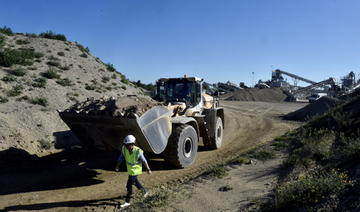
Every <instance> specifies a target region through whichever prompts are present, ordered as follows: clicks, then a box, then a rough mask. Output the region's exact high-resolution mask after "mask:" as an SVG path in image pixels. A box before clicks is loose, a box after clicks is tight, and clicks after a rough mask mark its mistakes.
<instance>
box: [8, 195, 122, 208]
mask: <svg viewBox="0 0 360 212" xmlns="http://www.w3.org/2000/svg"><path fill="white" fill-rule="evenodd" d="M118 204H119V203H118V201H117V200H116V198H109V199H98V200H81V201H80V200H79V201H65V202H51V203H38V204H30V205H15V206H8V207H5V208H4V209H3V210H4V211H28V210H29V211H37V210H47V209H52V208H59V207H86V206H93V207H94V206H104V205H106V206H113V207H114V208H116V207H118Z"/></svg>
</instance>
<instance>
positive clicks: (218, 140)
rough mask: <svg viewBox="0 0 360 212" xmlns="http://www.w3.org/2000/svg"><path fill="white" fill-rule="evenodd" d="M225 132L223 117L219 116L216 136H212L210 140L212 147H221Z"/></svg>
mask: <svg viewBox="0 0 360 212" xmlns="http://www.w3.org/2000/svg"><path fill="white" fill-rule="evenodd" d="M223 132H224V127H223V122H222V119H221V118H220V117H217V119H216V124H215V136H214V137H210V142H209V143H210V144H209V147H210V149H219V148H220V147H221V144H222V140H223Z"/></svg>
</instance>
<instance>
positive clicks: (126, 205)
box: [120, 202, 131, 208]
mask: <svg viewBox="0 0 360 212" xmlns="http://www.w3.org/2000/svg"><path fill="white" fill-rule="evenodd" d="M130 205H131V204H130V203H129V202H125V203H124V204H121V205H120V208H126V207H129V206H130Z"/></svg>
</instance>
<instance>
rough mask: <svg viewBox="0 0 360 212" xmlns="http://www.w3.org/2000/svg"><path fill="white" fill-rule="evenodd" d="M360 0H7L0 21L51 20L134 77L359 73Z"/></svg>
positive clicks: (31, 24) (17, 26)
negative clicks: (278, 70) (279, 71)
mask: <svg viewBox="0 0 360 212" xmlns="http://www.w3.org/2000/svg"><path fill="white" fill-rule="evenodd" d="M359 11H360V1H358V0H103V1H95V0H93V1H91V0H73V1H67V0H62V1H49V0H48V1H46V0H32V1H29V0H22V1H21V0H11V1H6V0H4V1H1V6H0V26H4V25H6V26H9V27H11V28H12V30H13V31H15V32H32V33H41V32H45V31H48V30H52V31H54V32H57V33H61V34H64V35H66V37H67V39H68V40H71V41H77V42H79V43H81V44H83V45H84V46H88V47H89V48H90V51H91V52H92V54H93V55H95V56H98V57H100V58H101V59H102V60H103V61H104V62H106V63H107V62H110V63H112V64H114V66H115V67H116V68H117V70H118V71H120V72H122V73H124V74H125V75H126V76H127V77H128V78H129V79H130V80H141V81H142V82H145V83H150V82H154V81H155V80H156V79H158V78H160V77H179V76H182V75H184V74H187V75H189V76H194V75H195V76H199V77H202V78H205V80H207V81H209V82H212V83H214V82H218V81H222V82H224V81H228V80H230V81H232V82H234V83H239V82H245V83H246V84H248V85H251V84H252V83H253V77H252V72H254V73H255V75H254V79H255V81H257V80H258V79H263V80H268V79H270V77H271V70H273V69H276V68H279V69H282V70H284V71H288V72H291V73H294V74H298V75H300V76H303V77H305V78H309V79H311V80H313V81H320V80H323V79H326V78H329V77H336V78H338V79H339V78H340V77H341V76H344V75H346V74H347V73H348V72H350V71H354V72H355V73H356V74H357V75H358V74H359V73H360V70H359V68H360V27H359V26H360V12H359Z"/></svg>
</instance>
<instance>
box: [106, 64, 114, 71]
mask: <svg viewBox="0 0 360 212" xmlns="http://www.w3.org/2000/svg"><path fill="white" fill-rule="evenodd" d="M106 69H107V70H108V71H110V72H115V71H116V68H115V67H114V65H113V64H111V63H108V64H106Z"/></svg>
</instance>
